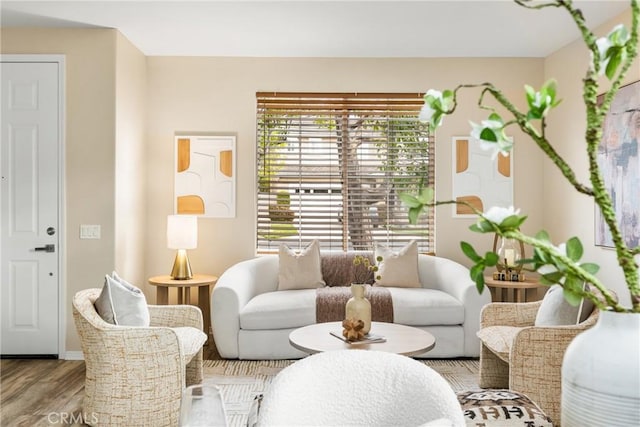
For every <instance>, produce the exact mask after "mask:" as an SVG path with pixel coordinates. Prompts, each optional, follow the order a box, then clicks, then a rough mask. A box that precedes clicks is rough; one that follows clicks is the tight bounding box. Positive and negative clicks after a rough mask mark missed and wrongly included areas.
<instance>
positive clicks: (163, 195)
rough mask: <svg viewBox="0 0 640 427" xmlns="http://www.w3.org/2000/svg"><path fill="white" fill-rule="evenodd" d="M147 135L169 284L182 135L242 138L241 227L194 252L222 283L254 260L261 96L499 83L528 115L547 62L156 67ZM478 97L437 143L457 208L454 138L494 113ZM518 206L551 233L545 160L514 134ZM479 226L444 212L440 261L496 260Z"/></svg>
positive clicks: (206, 223) (151, 244) (443, 180)
mask: <svg viewBox="0 0 640 427" xmlns="http://www.w3.org/2000/svg"><path fill="white" fill-rule="evenodd" d="M147 66H148V68H147V70H148V75H147V78H148V94H147V96H148V98H147V108H148V126H147V132H148V137H147V159H148V162H147V247H146V250H147V258H146V268H147V269H146V276H151V275H157V274H167V273H168V272H169V269H170V268H171V265H172V264H171V263H172V260H173V256H174V253H173V251H171V250H169V249H167V248H166V241H165V237H164V236H165V226H166V215H168V214H170V213H172V211H173V176H174V147H173V144H174V140H173V135H174V133H175V132H207V131H210V132H220V133H235V134H236V135H237V153H238V164H237V166H238V175H237V179H238V181H237V189H238V198H237V199H238V202H237V203H238V204H237V216H236V218H233V219H213V218H203V219H200V220H199V244H198V248H197V249H195V250H192V251H189V254H190V255H189V257H190V259H191V265H192V267H193V269H194V271H195V272H202V273H212V274H221V273H222V272H223V271H224V270H225V269H226V268H228V267H229V266H230V265H232V264H233V263H235V262H238V261H240V260H243V259H247V258H251V257H253V256H254V251H255V215H256V211H255V194H256V190H255V188H256V187H255V180H256V177H255V173H256V172H255V170H256V166H255V165H256V136H255V135H256V128H255V115H256V101H255V93H256V92H258V91H305V92H313V91H316V92H336V91H337V92H421V91H425V90H427V89H429V88H431V87H434V88H440V89H444V88H453V87H454V86H455V85H456V84H458V83H462V82H466V83H481V82H485V81H493V82H494V83H495V84H496V85H497V86H499V87H500V88H501V89H503V90H504V91H505V93H506V94H507V96H509V97H510V98H512V99H513V100H514V102H515V103H516V105H518V106H520V107H522V108H524V106H523V104H524V100H525V98H524V95H523V93H524V92H523V85H524V84H525V83H529V84H531V85H534V86H536V85H539V84H540V83H541V82H542V75H543V60H542V59H535V58H534V59H531V58H512V59H504V58H498V59H373V58H368V59H367V58H364V59H353V58H352V59H335V58H334V59H329V58H288V59H286V58H212V57H197V58H196V57H149V58H148V59H147ZM478 95H479V90H469V91H467V92H463V94H462V96H461V103H460V106H459V109H458V111H457V113H456V114H455V116H453V117H447V118H446V119H445V122H444V125H443V126H442V127H441V128H440V129H439V130H438V132H437V135H436V180H437V192H438V198H439V199H450V198H451V180H452V177H451V167H452V159H451V137H452V136H460V135H468V133H469V130H470V127H469V123H468V120H470V119H471V120H474V121H479V120H481V119H483V118H486V116H487V113H486V112H483V111H480V110H479V109H478V107H477V97H478ZM513 135H514V137H515V139H516V141H517V143H518V146H517V148H516V150H515V167H514V169H515V204H516V205H517V206H518V207H521V208H522V209H523V210H524V211H526V212H527V213H528V214H529V216H530V218H529V220H528V222H527V228H528V231H531V232H533V231H536V230H538V229H540V228H542V217H543V208H542V206H543V204H542V182H541V180H540V171H541V170H542V155H541V154H540V152H539V150H537V149H536V148H535V147H534V146H533V145H532V144H531V143H530V142H529V141H527V140H525V138H524V137H523V136H522V134H520V133H517V132H515V133H513ZM472 222H473V220H471V219H454V218H452V215H451V207H450V206H445V207H441V208H438V211H437V217H436V230H437V246H436V252H437V254H438V255H441V256H445V257H450V258H453V259H455V260H458V261H461V262H463V263H465V264H467V265H468V263H467V260H466V258H465V257H464V256H463V255H462V253H461V251H460V249H459V242H460V240H467V241H469V242H471V243H474V244H476V245H477V247H478V249H480V250H488V249H490V248H491V246H492V244H493V235H491V236H485V235H478V234H475V233H471V232H470V231H469V230H468V227H469V225H470V224H471V223H472Z"/></svg>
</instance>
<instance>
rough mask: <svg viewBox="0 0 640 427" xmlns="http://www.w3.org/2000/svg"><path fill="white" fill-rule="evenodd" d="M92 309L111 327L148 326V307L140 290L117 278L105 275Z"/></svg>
mask: <svg viewBox="0 0 640 427" xmlns="http://www.w3.org/2000/svg"><path fill="white" fill-rule="evenodd" d="M94 307H95V308H96V311H97V312H98V314H99V315H100V317H102V319H103V320H104V321H105V322H107V323H111V324H113V325H120V326H149V321H150V318H149V307H147V300H146V298H145V296H144V294H143V293H142V291H141V290H140V289H138V288H137V287H135V286H133V285H132V284H131V283H129V282H127V281H126V280H124V279H122V278H121V277H119V276H118V275H117V274H116V273H115V271H114V272H113V277H111V276H109V275H106V276H105V278H104V286H103V287H102V292H101V293H100V296H99V297H98V299H97V300H96V302H95V304H94Z"/></svg>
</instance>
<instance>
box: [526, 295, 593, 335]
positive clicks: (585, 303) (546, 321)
mask: <svg viewBox="0 0 640 427" xmlns="http://www.w3.org/2000/svg"><path fill="white" fill-rule="evenodd" d="M591 311H593V302H591V300H588V299H583V300H582V303H580V304H579V305H578V306H576V307H574V306H572V305H571V304H569V303H568V302H567V300H566V299H565V298H564V295H563V290H562V286H560V285H553V286H551V288H549V290H548V291H547V293H546V294H545V296H544V298H543V299H542V304H540V308H539V309H538V313H537V314H536V321H535V326H561V325H575V324H577V323H580V322H583V321H584V320H586V318H587V317H589V315H590V314H591Z"/></svg>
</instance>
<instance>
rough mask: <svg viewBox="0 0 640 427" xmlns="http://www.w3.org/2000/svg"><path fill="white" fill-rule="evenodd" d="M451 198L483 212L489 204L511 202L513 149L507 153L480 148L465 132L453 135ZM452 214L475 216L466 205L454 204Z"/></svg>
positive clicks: (501, 204)
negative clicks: (492, 154)
mask: <svg viewBox="0 0 640 427" xmlns="http://www.w3.org/2000/svg"><path fill="white" fill-rule="evenodd" d="M452 149H453V155H452V157H453V168H452V170H453V183H452V184H453V185H452V191H453V199H454V200H456V201H464V202H466V203H468V204H470V205H471V206H473V207H475V208H476V209H478V210H479V211H482V212H484V211H485V210H487V209H489V208H490V207H492V206H501V207H505V208H507V207H509V206H513V151H512V152H511V155H510V156H503V155H502V154H499V155H498V157H497V158H495V159H492V158H491V152H490V151H485V150H483V149H482V148H480V144H479V143H478V141H476V140H474V139H473V138H471V137H468V136H454V137H453V138H452ZM453 216H454V217H472V216H475V214H474V213H473V210H471V209H470V208H469V207H467V206H465V205H460V204H455V205H453Z"/></svg>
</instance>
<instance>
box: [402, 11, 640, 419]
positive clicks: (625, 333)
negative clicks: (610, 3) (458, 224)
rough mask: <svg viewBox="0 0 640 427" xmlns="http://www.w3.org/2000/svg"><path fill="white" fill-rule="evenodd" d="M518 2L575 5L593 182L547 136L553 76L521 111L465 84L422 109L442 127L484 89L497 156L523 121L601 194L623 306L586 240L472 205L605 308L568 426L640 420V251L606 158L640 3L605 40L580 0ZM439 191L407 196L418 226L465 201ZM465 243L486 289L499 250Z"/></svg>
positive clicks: (573, 372) (483, 220)
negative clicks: (626, 225) (608, 181)
mask: <svg viewBox="0 0 640 427" xmlns="http://www.w3.org/2000/svg"><path fill="white" fill-rule="evenodd" d="M515 3H517V4H518V5H520V6H523V7H526V8H530V9H541V8H546V7H557V8H562V9H565V10H566V11H567V12H568V13H569V14H570V16H571V18H572V19H573V21H574V22H575V24H576V25H577V27H578V29H579V31H580V33H581V35H582V40H583V41H584V43H585V45H586V47H587V49H588V51H589V54H590V61H589V66H588V69H587V70H586V74H585V75H584V76H583V80H582V81H583V99H584V105H585V110H586V117H587V124H586V129H585V132H584V149H585V151H586V155H587V157H588V160H589V162H588V163H589V166H588V175H589V183H588V184H586V183H581V182H579V180H578V178H577V174H576V173H575V171H574V169H573V168H572V166H571V165H569V164H568V163H567V162H566V161H565V160H564V159H563V158H562V157H561V155H560V154H559V153H558V152H557V151H556V149H555V148H554V145H553V144H552V142H551V141H549V140H548V139H547V135H546V133H545V128H546V121H547V117H548V116H549V115H550V112H551V111H552V110H553V108H554V107H555V106H557V105H558V103H559V102H560V101H559V99H557V96H556V83H555V81H553V80H550V81H547V82H546V83H545V84H544V85H543V86H542V87H541V88H540V89H539V90H535V89H534V88H532V87H529V86H525V96H526V100H527V107H528V110H527V111H520V110H519V109H518V108H517V107H516V106H515V105H514V104H513V103H512V102H510V100H509V99H507V98H506V97H505V95H504V94H503V93H502V92H501V91H500V89H498V88H497V87H496V86H494V85H493V84H491V83H481V84H470V85H468V84H462V85H459V86H457V87H456V88H455V89H453V90H445V91H442V92H441V91H437V90H429V91H428V92H427V93H426V95H425V96H424V100H425V105H424V107H423V109H422V111H421V118H422V119H423V120H424V121H426V122H429V123H430V125H431V126H433V127H434V128H435V127H437V126H439V125H440V124H441V123H442V120H443V117H444V116H445V115H449V114H452V113H453V112H454V111H455V110H456V107H457V105H458V100H457V98H458V95H459V92H460V91H462V90H464V89H466V88H481V89H482V92H481V95H480V99H479V105H480V107H481V108H483V109H487V110H489V111H491V113H490V115H489V117H488V119H487V120H485V121H482V122H481V123H480V124H475V123H472V130H471V136H472V137H473V138H474V139H476V140H478V141H479V143H480V144H481V146H482V147H483V148H485V149H487V150H492V151H493V152H494V155H497V154H498V153H502V154H504V155H508V154H509V152H510V151H511V149H512V147H513V139H512V138H510V137H508V136H507V132H506V129H507V128H508V127H509V126H516V127H517V128H519V129H520V130H522V132H524V133H525V134H526V135H527V136H528V137H530V138H531V140H532V141H533V143H535V144H536V145H537V146H538V147H539V148H540V149H541V150H542V151H543V152H544V153H545V154H546V156H547V157H548V158H549V160H550V161H551V162H553V164H554V165H555V166H556V167H557V168H558V169H559V171H560V172H561V173H562V175H563V177H564V178H565V179H566V180H567V181H568V182H569V184H570V185H571V186H572V187H573V188H574V189H575V190H576V191H577V192H579V193H582V194H585V195H587V196H589V197H591V198H593V200H594V202H595V204H596V206H597V207H598V209H599V210H600V212H601V215H602V217H603V218H604V222H605V223H606V226H607V228H608V230H609V231H610V233H611V236H612V238H613V244H614V246H615V251H616V256H617V260H618V264H619V266H620V268H621V269H622V272H623V274H624V280H625V282H626V287H627V289H628V291H629V296H630V300H631V306H630V307H626V306H624V305H622V304H621V303H620V302H618V300H617V298H616V296H615V294H614V293H613V292H612V291H611V290H610V289H609V288H608V287H607V286H606V284H605V283H604V282H603V281H602V280H603V279H601V278H599V277H598V276H597V272H598V270H599V266H598V265H597V264H595V263H591V262H581V258H582V255H583V246H582V243H581V242H580V240H579V239H578V238H577V237H573V238H571V239H569V240H568V241H567V242H565V243H562V244H558V245H554V244H553V243H552V240H551V237H550V236H549V235H548V233H547V232H545V231H544V230H543V231H540V232H538V233H537V234H536V235H535V236H529V235H526V234H524V233H523V232H521V231H520V226H521V225H522V224H523V223H524V221H525V220H526V218H527V217H526V216H524V215H520V212H519V210H515V209H514V208H513V207H509V208H507V207H492V208H491V209H489V210H487V211H486V212H480V211H478V210H476V209H474V208H473V207H472V206H469V207H470V208H471V209H472V210H473V211H474V212H475V213H476V214H477V216H478V221H477V222H476V223H475V224H473V225H472V226H471V227H470V229H471V230H472V231H474V232H477V233H496V234H497V235H499V236H501V237H503V238H507V239H515V240H518V241H520V242H523V243H524V244H527V245H530V246H532V247H533V248H534V253H533V257H532V258H531V259H529V260H525V262H523V264H525V265H526V266H527V267H528V269H530V270H533V271H537V272H538V273H540V274H541V281H542V282H543V283H545V284H547V285H552V284H559V285H561V286H562V288H563V290H564V296H565V298H566V299H567V300H568V301H569V302H570V303H572V304H574V305H576V304H578V303H579V302H580V301H581V300H582V298H587V299H589V300H591V301H592V302H593V303H594V304H595V305H596V306H597V307H598V308H599V309H600V310H601V314H600V317H599V320H598V322H597V324H596V326H594V327H593V328H592V329H589V330H587V331H586V332H584V333H582V334H580V335H578V337H577V338H576V339H574V341H573V342H572V343H571V345H570V346H569V348H568V349H567V352H566V354H565V358H564V362H563V368H562V377H563V378H562V402H561V405H562V410H561V412H562V413H561V420H562V425H563V426H581V427H582V426H595V425H602V426H615V425H621V426H628V425H640V283H639V279H638V277H639V267H638V261H637V258H638V257H639V255H640V247H629V246H628V245H627V243H625V240H624V239H623V236H622V232H621V229H620V226H619V224H618V221H617V219H616V214H615V211H614V204H613V202H612V197H611V195H610V194H609V192H608V191H607V188H606V187H605V184H604V179H603V175H602V173H601V170H600V167H599V165H598V161H597V150H598V145H599V143H600V140H601V138H602V133H603V123H604V119H605V116H606V114H607V112H608V111H609V108H610V106H611V103H612V101H613V99H614V96H615V95H616V93H617V92H618V90H619V89H620V87H621V85H622V82H623V81H624V78H625V76H626V74H627V71H628V70H629V69H630V67H631V66H632V63H633V61H634V60H635V59H636V57H637V54H638V51H637V49H638V20H639V15H640V10H639V7H638V0H631V1H630V4H631V14H632V26H631V29H627V28H625V27H624V26H623V25H618V26H616V27H615V28H613V29H612V30H611V31H610V32H609V34H608V35H607V36H605V37H601V38H597V37H596V36H595V35H594V34H593V33H592V31H591V30H590V29H589V28H588V26H587V23H586V22H585V19H584V16H583V15H582V13H581V12H580V10H579V9H577V8H575V7H574V5H573V4H572V2H571V1H570V0H556V1H549V2H545V3H543V4H540V3H536V4H530V3H529V1H527V0H515ZM602 75H605V76H606V78H607V79H608V80H609V82H608V85H607V86H608V89H606V90H605V89H603V88H601V87H600V85H599V78H600V77H601V76H602ZM600 93H604V95H603V96H602V99H601V102H599V100H598V94H600ZM489 97H490V98H492V99H493V101H494V102H496V103H497V104H498V106H499V107H501V108H503V109H505V110H506V111H507V112H508V114H509V117H508V119H506V120H505V119H503V118H502V117H501V116H500V114H498V112H497V111H496V109H495V108H493V107H491V106H489V105H487V104H486V102H485V101H486V100H485V98H489ZM636 144H638V141H637V140H636ZM636 147H637V145H636ZM639 191H640V190H639ZM433 195H434V192H433V189H430V188H424V189H422V190H420V192H419V193H418V194H417V195H409V194H403V195H402V196H401V197H402V200H403V201H404V203H405V204H407V205H408V207H409V216H410V219H411V221H412V222H415V221H416V219H417V218H418V216H419V215H420V214H421V213H422V211H423V210H424V209H425V208H427V207H432V206H437V205H441V204H451V203H456V202H455V201H434V198H433ZM461 247H462V250H463V252H464V253H465V255H466V256H468V257H469V258H470V259H471V260H472V261H473V263H474V265H473V267H472V268H471V278H472V279H473V280H474V281H475V283H476V285H477V288H478V290H479V291H480V292H482V290H483V289H484V270H485V268H486V267H493V266H495V265H496V264H497V262H498V256H497V254H495V253H493V252H488V253H486V254H485V255H484V256H482V255H480V254H478V253H477V252H476V251H475V250H474V249H473V247H472V246H471V245H470V244H468V243H466V242H461ZM585 284H589V286H585Z"/></svg>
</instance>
